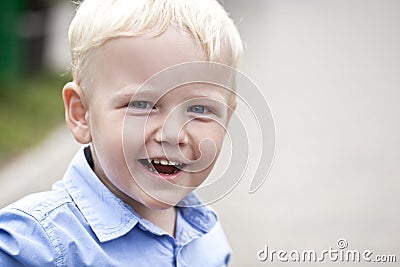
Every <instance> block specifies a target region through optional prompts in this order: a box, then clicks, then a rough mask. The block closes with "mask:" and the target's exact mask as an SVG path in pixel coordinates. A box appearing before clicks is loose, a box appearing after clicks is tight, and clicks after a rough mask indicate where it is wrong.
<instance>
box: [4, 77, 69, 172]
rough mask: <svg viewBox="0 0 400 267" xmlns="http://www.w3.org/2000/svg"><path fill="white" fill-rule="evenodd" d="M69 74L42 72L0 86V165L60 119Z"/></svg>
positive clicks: (41, 136)
mask: <svg viewBox="0 0 400 267" xmlns="http://www.w3.org/2000/svg"><path fill="white" fill-rule="evenodd" d="M68 80H70V77H69V76H65V77H59V76H56V75H49V74H46V75H44V74H42V75H40V76H28V77H26V78H25V79H23V80H18V81H12V82H4V83H3V84H2V89H3V90H0V167H1V166H2V165H4V164H5V163H7V162H8V161H9V160H12V159H13V158H14V157H15V156H17V155H19V154H20V153H22V152H23V151H24V150H26V149H27V148H29V147H32V146H33V145H36V144H38V143H39V142H41V141H42V140H43V139H44V138H46V136H47V135H48V134H49V133H50V132H51V130H52V129H54V127H55V126H57V125H60V124H61V123H62V122H63V120H64V115H63V113H64V112H63V111H64V106H63V102H62V96H61V91H62V87H63V85H64V84H65V83H66V82H67V81H68Z"/></svg>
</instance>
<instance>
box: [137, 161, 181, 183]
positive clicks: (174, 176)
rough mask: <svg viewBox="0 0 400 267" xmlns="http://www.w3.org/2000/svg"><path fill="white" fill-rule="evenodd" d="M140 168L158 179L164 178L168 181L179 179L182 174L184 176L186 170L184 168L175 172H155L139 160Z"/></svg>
mask: <svg viewBox="0 0 400 267" xmlns="http://www.w3.org/2000/svg"><path fill="white" fill-rule="evenodd" d="M138 163H139V165H140V168H142V169H143V172H144V173H146V174H148V175H150V176H152V177H156V178H158V179H160V178H161V179H163V180H167V181H170V182H172V181H175V180H177V179H178V178H179V177H180V176H182V175H183V174H184V173H185V172H184V171H183V170H180V171H178V172H177V173H174V174H162V173H154V172H152V171H150V170H149V169H148V168H147V167H146V166H144V165H143V164H142V163H141V162H140V161H138Z"/></svg>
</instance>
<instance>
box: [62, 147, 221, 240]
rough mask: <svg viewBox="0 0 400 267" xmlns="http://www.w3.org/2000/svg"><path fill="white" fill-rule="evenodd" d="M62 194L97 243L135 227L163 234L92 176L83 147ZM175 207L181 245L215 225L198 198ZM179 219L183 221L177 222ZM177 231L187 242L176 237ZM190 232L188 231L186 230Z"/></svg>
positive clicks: (214, 220)
mask: <svg viewBox="0 0 400 267" xmlns="http://www.w3.org/2000/svg"><path fill="white" fill-rule="evenodd" d="M64 183H65V187H66V190H67V191H68V193H69V194H70V196H71V197H72V199H73V200H74V202H75V204H76V205H77V207H78V208H79V210H80V211H81V213H82V215H83V216H84V217H85V219H86V221H87V222H88V224H89V225H90V227H91V228H92V230H93V232H94V233H95V235H96V236H97V238H98V239H99V240H100V242H107V241H110V240H113V239H116V238H118V237H121V236H123V235H125V234H126V233H128V232H129V231H130V230H132V229H133V228H134V227H135V226H136V225H137V224H138V223H139V224H140V225H141V228H144V230H147V231H150V232H152V233H154V234H158V235H162V234H165V232H164V231H162V230H161V229H160V228H159V227H157V226H155V225H154V224H152V223H150V222H149V221H147V220H145V219H142V218H141V217H140V216H139V215H138V214H137V213H136V212H135V211H134V210H133V209H132V208H131V207H130V206H128V205H127V204H125V203H124V202H123V201H122V200H121V199H119V198H118V197H116V196H115V195H114V194H113V193H112V192H111V191H110V190H109V189H108V188H107V187H106V186H105V185H104V184H103V183H102V182H101V181H100V180H99V179H98V177H97V176H96V174H95V173H94V172H93V170H92V169H91V167H90V165H89V163H88V162H87V160H86V158H85V154H84V146H82V147H81V149H80V150H79V151H78V153H77V154H76V155H75V157H74V158H73V160H72V162H71V164H70V166H69V167H68V169H67V171H66V173H65V175H64ZM178 206H181V207H179V208H178V211H179V213H180V214H179V216H178V220H177V233H176V234H177V239H181V242H185V239H187V238H189V236H191V237H192V238H193V237H194V236H199V235H203V234H205V233H207V232H209V231H210V230H211V228H212V227H213V226H214V225H215V223H216V222H217V216H216V214H215V213H214V212H213V211H212V210H211V209H210V208H208V207H206V206H203V205H202V203H201V202H200V200H199V199H198V197H197V196H196V195H195V194H194V193H191V194H189V195H188V196H186V197H185V198H184V199H183V200H182V201H181V202H180V203H179V205H178ZM180 219H183V220H184V222H183V221H180ZM182 224H183V225H188V226H190V227H184V228H185V231H181V233H182V234H184V235H185V236H186V237H187V238H183V239H182V238H180V237H179V236H178V234H179V231H180V229H179V228H181V226H183V225H182ZM190 228H191V229H190Z"/></svg>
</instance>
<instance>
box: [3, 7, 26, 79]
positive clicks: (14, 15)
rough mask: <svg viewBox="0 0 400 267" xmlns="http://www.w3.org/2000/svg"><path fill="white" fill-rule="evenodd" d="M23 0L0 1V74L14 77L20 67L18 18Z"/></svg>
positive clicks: (5, 76)
mask: <svg viewBox="0 0 400 267" xmlns="http://www.w3.org/2000/svg"><path fill="white" fill-rule="evenodd" d="M24 2H25V1H24V0H2V1H0V20H1V21H0V75H1V76H2V77H3V78H15V77H16V76H17V75H18V73H19V72H20V71H21V69H22V66H21V64H22V58H23V55H21V53H22V51H21V40H20V38H19V36H18V34H19V32H18V31H19V28H18V27H19V18H20V15H21V13H22V11H23V7H24Z"/></svg>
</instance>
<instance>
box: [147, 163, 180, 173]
mask: <svg viewBox="0 0 400 267" xmlns="http://www.w3.org/2000/svg"><path fill="white" fill-rule="evenodd" d="M153 167H154V169H156V171H157V172H159V173H164V174H172V173H174V172H175V170H176V168H175V166H171V165H162V164H153Z"/></svg>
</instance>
